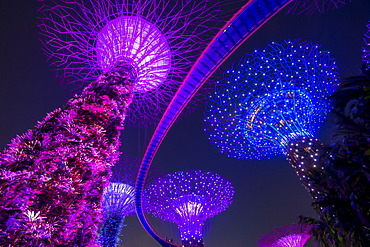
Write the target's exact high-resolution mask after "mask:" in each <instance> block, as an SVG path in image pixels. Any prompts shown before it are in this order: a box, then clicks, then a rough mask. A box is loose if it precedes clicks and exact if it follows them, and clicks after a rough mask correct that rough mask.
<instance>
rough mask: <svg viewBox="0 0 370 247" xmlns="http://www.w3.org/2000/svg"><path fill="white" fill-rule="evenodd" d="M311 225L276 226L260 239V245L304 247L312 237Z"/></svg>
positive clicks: (262, 246)
mask: <svg viewBox="0 0 370 247" xmlns="http://www.w3.org/2000/svg"><path fill="white" fill-rule="evenodd" d="M310 229H311V228H310V227H306V226H302V225H298V224H291V225H286V226H282V227H279V228H276V229H275V230H273V231H271V232H269V233H267V234H266V235H264V236H262V237H261V238H260V239H259V240H258V245H259V246H260V247H303V246H304V245H305V243H306V242H307V241H308V239H310V238H311V236H312V234H311V233H310Z"/></svg>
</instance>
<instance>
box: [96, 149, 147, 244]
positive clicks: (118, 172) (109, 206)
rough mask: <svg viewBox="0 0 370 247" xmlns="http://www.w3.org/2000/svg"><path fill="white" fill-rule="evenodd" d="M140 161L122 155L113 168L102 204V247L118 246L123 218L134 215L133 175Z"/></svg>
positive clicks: (100, 237) (100, 239)
mask: <svg viewBox="0 0 370 247" xmlns="http://www.w3.org/2000/svg"><path fill="white" fill-rule="evenodd" d="M139 163H140V160H139V159H138V158H136V157H132V156H129V155H124V156H123V157H122V158H121V160H120V162H118V163H117V164H116V165H115V166H114V167H113V169H112V170H113V175H112V178H111V183H110V185H109V187H108V188H106V190H105V192H104V196H103V202H102V213H103V223H102V225H101V228H100V236H99V242H100V243H101V244H102V246H103V247H114V246H118V245H119V242H120V238H119V235H120V232H121V231H122V227H123V226H124V222H125V217H126V216H128V215H132V214H134V213H135V188H134V187H133V185H134V183H135V175H136V173H137V169H138V166H139Z"/></svg>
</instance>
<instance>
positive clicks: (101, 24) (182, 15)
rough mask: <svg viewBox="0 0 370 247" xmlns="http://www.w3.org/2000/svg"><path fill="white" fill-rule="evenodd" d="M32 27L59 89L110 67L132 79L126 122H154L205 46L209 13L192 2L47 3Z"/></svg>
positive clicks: (90, 0)
mask: <svg viewBox="0 0 370 247" xmlns="http://www.w3.org/2000/svg"><path fill="white" fill-rule="evenodd" d="M46 2H47V1H44V2H43V6H42V7H41V8H40V10H39V13H40V17H39V23H38V26H39V28H40V30H41V35H42V39H41V40H42V42H43V44H44V51H45V53H46V55H47V56H48V57H49V61H50V62H51V65H53V66H54V68H56V71H57V72H58V76H59V78H60V79H61V81H62V82H63V83H68V84H73V85H75V88H74V89H76V87H77V89H78V88H79V87H83V86H85V85H86V83H89V82H90V81H93V80H95V79H96V77H97V76H98V75H100V74H102V73H104V72H106V71H110V70H111V69H112V68H113V67H114V66H116V65H117V64H118V63H121V62H125V63H129V64H130V66H131V70H132V71H133V72H134V74H135V77H136V78H135V85H134V86H133V88H132V92H133V94H134V99H133V103H132V105H131V106H130V110H129V111H130V113H129V115H130V120H131V121H132V122H134V123H135V124H138V125H148V124H150V123H151V122H155V120H156V118H157V117H158V116H159V115H158V112H160V111H159V110H161V109H162V108H163V107H164V106H165V105H166V104H167V103H168V101H169V100H170V99H171V98H172V96H173V94H174V93H175V90H176V88H177V87H178V86H179V85H180V81H181V79H182V78H183V77H184V76H185V74H186V72H187V71H188V70H189V69H190V66H191V65H192V63H193V62H194V59H195V58H196V56H198V55H199V54H200V52H201V51H202V48H204V47H205V45H206V43H205V42H204V39H205V38H206V36H204V35H205V34H206V33H207V32H208V31H209V30H210V29H212V27H210V25H208V27H207V21H214V20H215V18H214V14H215V8H213V6H210V4H209V3H204V2H202V3H196V2H195V1H185V0H178V1H163V0H150V1H144V0H139V1H133V0H123V1H122V0H102V1H95V0H73V1H70V0H49V2H50V3H48V4H47V3H46Z"/></svg>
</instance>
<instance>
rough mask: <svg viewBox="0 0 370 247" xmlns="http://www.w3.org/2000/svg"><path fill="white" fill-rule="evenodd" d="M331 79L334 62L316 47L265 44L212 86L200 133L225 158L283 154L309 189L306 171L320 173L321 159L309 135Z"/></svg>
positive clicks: (324, 106)
mask: <svg viewBox="0 0 370 247" xmlns="http://www.w3.org/2000/svg"><path fill="white" fill-rule="evenodd" d="M337 80H338V77H337V72H336V66H335V62H334V60H333V59H332V58H330V56H329V52H325V51H320V50H319V49H318V46H317V45H312V44H311V43H307V42H303V43H295V42H292V41H285V42H284V43H282V44H277V43H271V44H270V45H269V46H268V47H267V48H266V49H264V50H256V51H255V52H254V53H253V54H251V55H247V56H246V57H245V58H244V59H243V61H242V62H241V63H240V64H238V65H236V66H235V67H234V68H233V69H232V70H229V71H227V73H226V74H225V76H224V78H223V79H222V80H221V81H219V82H218V83H217V85H216V90H215V93H214V94H213V95H211V97H210V101H209V104H208V114H207V117H206V119H205V123H206V128H205V130H206V132H207V133H208V134H209V139H210V141H211V142H212V143H213V144H214V145H215V146H216V147H217V149H219V150H220V151H221V152H222V153H225V154H226V155H228V156H229V157H235V158H238V159H263V158H269V157H272V156H275V155H281V154H284V155H287V157H288V160H289V161H290V162H291V164H292V166H293V167H294V168H295V170H296V173H297V175H298V176H299V177H300V179H301V180H302V181H303V183H304V184H305V186H306V187H307V188H309V187H310V186H311V184H310V182H309V178H307V177H306V175H307V170H308V169H314V170H318V169H322V168H321V167H319V164H320V162H319V159H321V158H322V157H323V155H326V149H325V147H324V145H323V144H322V143H321V142H320V141H319V140H317V139H315V138H314V133H315V131H316V130H317V129H318V128H319V126H320V125H321V124H322V122H323V121H324V119H325V117H326V115H327V114H328V112H329V111H330V110H331V104H330V100H329V97H330V95H331V94H332V93H333V92H334V91H335V89H336V88H337V87H338V83H337ZM309 190H310V191H311V190H312V188H311V187H310V188H309ZM314 196H316V195H314Z"/></svg>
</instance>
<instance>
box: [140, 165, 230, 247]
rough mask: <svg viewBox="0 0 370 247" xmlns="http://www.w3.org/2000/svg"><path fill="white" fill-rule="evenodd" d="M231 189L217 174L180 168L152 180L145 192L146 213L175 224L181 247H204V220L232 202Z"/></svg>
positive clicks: (228, 183)
mask: <svg viewBox="0 0 370 247" xmlns="http://www.w3.org/2000/svg"><path fill="white" fill-rule="evenodd" d="M233 196H234V188H233V186H232V185H231V183H230V182H228V181H227V180H225V179H224V178H221V177H220V176H219V175H217V174H212V173H210V172H203V171H186V172H185V171H183V172H176V173H174V174H168V175H166V176H164V177H162V178H158V179H157V180H155V181H154V182H153V183H152V184H151V185H150V186H149V187H148V188H147V191H146V199H147V207H146V210H147V212H148V213H150V214H151V215H153V216H154V217H157V218H160V219H162V220H165V221H170V222H174V223H176V224H177V226H178V228H179V230H180V235H181V241H182V246H186V247H190V246H204V244H203V234H202V227H203V224H204V222H205V220H206V219H208V218H211V217H213V216H214V215H216V214H218V213H220V212H222V211H224V210H225V209H226V208H227V207H228V206H229V205H230V204H231V202H232V198H233Z"/></svg>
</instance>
